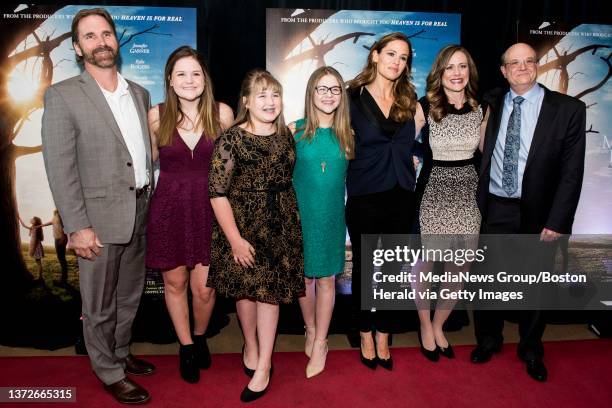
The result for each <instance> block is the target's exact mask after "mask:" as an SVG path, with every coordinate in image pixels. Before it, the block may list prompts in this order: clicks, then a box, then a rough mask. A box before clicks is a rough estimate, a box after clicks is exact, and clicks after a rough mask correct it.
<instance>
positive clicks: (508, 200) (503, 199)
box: [489, 193, 521, 204]
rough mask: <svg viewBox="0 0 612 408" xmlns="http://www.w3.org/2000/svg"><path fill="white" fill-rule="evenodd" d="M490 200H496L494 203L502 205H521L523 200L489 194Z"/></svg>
mask: <svg viewBox="0 0 612 408" xmlns="http://www.w3.org/2000/svg"><path fill="white" fill-rule="evenodd" d="M489 199H491V200H494V201H498V202H500V203H510V204H520V203H521V199H520V198H513V197H500V196H498V195H495V194H493V193H489Z"/></svg>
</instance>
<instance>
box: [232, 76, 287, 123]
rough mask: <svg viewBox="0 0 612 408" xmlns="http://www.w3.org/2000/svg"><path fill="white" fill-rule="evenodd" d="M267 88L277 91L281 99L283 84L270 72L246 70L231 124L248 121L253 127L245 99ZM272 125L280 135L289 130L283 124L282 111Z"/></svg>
mask: <svg viewBox="0 0 612 408" xmlns="http://www.w3.org/2000/svg"><path fill="white" fill-rule="evenodd" d="M268 89H269V90H271V91H273V92H278V93H279V94H280V97H281V100H282V98H283V86H282V85H281V84H280V82H278V80H277V79H276V78H274V77H273V76H272V74H271V73H269V72H268V71H266V70H263V69H261V68H255V69H253V70H251V71H249V72H247V74H246V76H245V77H244V80H243V81H242V85H241V86H240V96H239V97H238V113H237V114H236V120H235V121H234V124H233V126H236V125H241V124H243V123H248V125H249V126H251V128H252V127H253V122H251V114H250V113H249V109H248V108H247V107H246V102H245V100H248V99H249V97H250V96H251V95H253V94H257V93H259V92H262V91H266V90H268ZM274 125H275V126H276V132H277V133H279V134H282V135H287V134H288V132H289V131H288V129H287V126H286V125H285V119H284V118H283V112H282V111H281V113H280V114H279V115H278V117H277V118H276V120H275V121H274Z"/></svg>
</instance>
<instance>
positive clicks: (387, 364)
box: [374, 338, 393, 371]
mask: <svg viewBox="0 0 612 408" xmlns="http://www.w3.org/2000/svg"><path fill="white" fill-rule="evenodd" d="M387 341H388V340H387ZM374 342H375V344H376V338H374ZM375 347H376V346H375ZM376 362H377V363H378V365H379V366H381V367H382V368H384V369H386V370H389V371H391V370H393V358H391V356H389V358H386V359H385V358H380V357H379V356H378V348H376Z"/></svg>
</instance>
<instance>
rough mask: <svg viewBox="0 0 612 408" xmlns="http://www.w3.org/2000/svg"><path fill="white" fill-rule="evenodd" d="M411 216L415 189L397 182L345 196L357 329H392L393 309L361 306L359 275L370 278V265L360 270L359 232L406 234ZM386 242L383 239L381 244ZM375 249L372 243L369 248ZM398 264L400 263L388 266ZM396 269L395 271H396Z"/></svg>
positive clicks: (410, 230) (412, 219)
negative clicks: (380, 188) (384, 187)
mask: <svg viewBox="0 0 612 408" xmlns="http://www.w3.org/2000/svg"><path fill="white" fill-rule="evenodd" d="M414 217H415V193H414V192H412V191H408V190H404V189H403V188H401V187H400V186H399V185H396V186H395V187H394V188H393V189H391V190H387V191H383V192H380V193H372V194H365V195H360V196H353V197H349V198H348V199H347V202H346V226H347V229H348V233H349V236H350V238H351V246H352V250H353V273H352V281H351V293H352V297H351V299H352V302H351V306H352V312H353V316H354V317H357V320H358V324H357V325H358V328H359V331H362V332H369V331H371V330H373V329H374V330H377V331H380V332H383V333H389V332H392V331H393V327H394V319H395V316H396V313H394V311H388V310H380V311H376V312H372V311H370V310H361V283H362V279H369V280H370V281H371V280H372V273H373V269H371V268H369V270H367V271H362V270H361V259H362V254H361V234H410V233H411V232H412V226H413V221H414ZM388 244H389V243H385V242H383V247H387V246H389V245H388ZM371 249H372V250H373V249H375V248H374V247H372V248H371ZM391 267H392V268H393V267H395V268H398V269H399V268H400V267H401V265H394V266H391ZM396 272H399V270H398V271H396Z"/></svg>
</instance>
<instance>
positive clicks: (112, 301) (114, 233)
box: [42, 9, 154, 403]
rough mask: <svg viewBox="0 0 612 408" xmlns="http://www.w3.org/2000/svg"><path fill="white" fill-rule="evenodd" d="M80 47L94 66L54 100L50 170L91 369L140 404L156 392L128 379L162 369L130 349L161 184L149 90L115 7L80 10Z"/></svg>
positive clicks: (47, 156) (49, 108)
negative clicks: (131, 66) (156, 181)
mask: <svg viewBox="0 0 612 408" xmlns="http://www.w3.org/2000/svg"><path fill="white" fill-rule="evenodd" d="M72 42H73V46H74V50H75V52H76V54H77V60H78V61H79V62H82V63H83V66H84V68H85V69H84V71H83V73H82V74H81V75H79V76H76V77H73V78H69V79H66V80H64V81H61V82H59V83H56V84H54V85H53V86H51V87H49V89H48V90H47V92H46V94H45V112H44V115H43V121H42V141H43V157H44V160H45V168H46V170H47V177H48V178H49V186H50V187H51V192H52V194H53V199H54V201H55V204H56V206H57V208H58V210H59V212H60V214H61V217H62V220H63V222H64V229H65V231H66V233H67V234H69V235H70V242H71V245H72V247H73V248H74V249H75V251H76V253H77V255H78V256H79V258H78V261H79V280H80V289H81V299H82V303H83V306H82V312H83V334H84V338H85V344H86V346H87V351H88V354H89V358H90V360H91V365H92V367H93V369H94V371H95V373H96V375H97V376H98V378H100V380H101V381H102V382H103V383H104V388H105V389H106V390H107V391H108V392H109V393H111V394H112V395H113V396H114V397H115V398H116V399H117V400H118V401H119V402H122V403H141V402H145V401H146V400H148V399H149V394H148V392H147V391H146V390H145V389H143V388H142V387H140V386H139V385H138V384H136V383H135V382H133V381H131V380H130V379H129V378H127V377H126V373H128V374H132V375H147V374H151V373H152V372H153V371H154V367H153V365H151V364H149V363H147V362H146V361H143V360H140V359H136V358H135V357H133V356H132V355H131V354H130V351H129V344H130V336H131V329H132V322H133V320H134V317H135V316H136V311H137V310H138V305H139V303H140V297H141V295H142V292H143V288H144V281H145V265H144V254H145V233H146V231H145V226H146V217H147V208H148V201H149V200H148V197H149V191H150V186H151V184H152V182H153V176H152V175H153V173H152V161H151V144H150V139H149V131H148V126H147V111H148V109H149V104H150V103H149V93H148V92H147V91H146V90H145V89H144V88H142V87H141V86H139V85H137V84H135V83H133V82H131V81H128V80H126V79H124V78H123V77H122V76H121V75H120V74H119V72H118V70H117V59H118V57H119V44H118V42H117V36H116V32H115V24H114V23H113V20H112V18H111V16H110V14H109V13H108V12H107V11H106V10H104V9H85V10H81V11H79V12H78V13H77V14H76V16H75V17H74V20H73V22H72Z"/></svg>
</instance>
